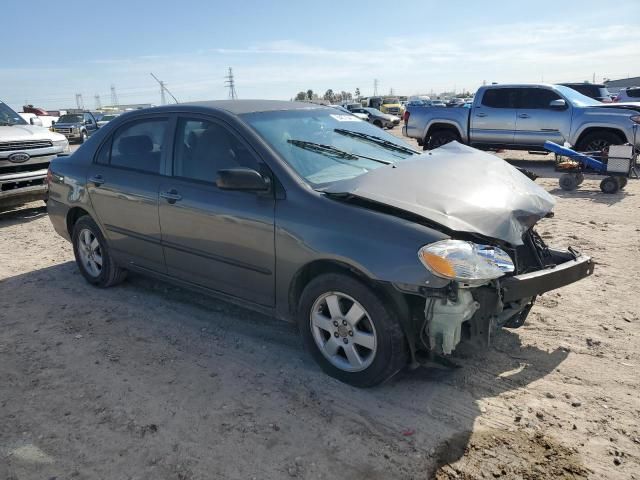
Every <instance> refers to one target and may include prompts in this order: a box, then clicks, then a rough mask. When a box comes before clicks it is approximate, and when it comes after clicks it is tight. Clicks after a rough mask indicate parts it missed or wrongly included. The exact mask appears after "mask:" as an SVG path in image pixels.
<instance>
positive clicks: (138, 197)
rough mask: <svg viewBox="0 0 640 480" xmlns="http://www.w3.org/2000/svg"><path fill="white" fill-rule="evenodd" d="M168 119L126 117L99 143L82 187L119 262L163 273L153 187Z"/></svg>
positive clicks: (163, 158)
mask: <svg viewBox="0 0 640 480" xmlns="http://www.w3.org/2000/svg"><path fill="white" fill-rule="evenodd" d="M168 131H169V118H168V117H162V116H158V117H156V116H145V117H143V118H139V119H136V120H131V121H129V122H127V123H125V124H124V125H122V126H121V127H120V128H118V129H117V130H116V131H115V132H114V133H113V134H112V135H110V136H109V137H107V139H106V141H104V142H103V144H102V145H101V146H100V149H99V150H98V154H97V155H96V158H95V161H94V162H93V164H92V165H91V166H90V168H89V170H88V175H87V190H88V192H89V197H90V199H91V204H92V205H93V209H94V211H95V213H96V215H97V217H98V218H97V219H98V221H99V222H100V224H101V225H102V227H103V231H104V232H105V235H106V236H107V238H108V240H109V244H110V246H111V249H112V250H113V252H114V255H115V256H116V257H117V258H118V260H119V261H121V262H122V263H124V264H129V263H131V264H134V265H137V266H139V267H142V268H146V269H150V270H154V271H158V272H162V273H164V271H165V262H164V254H163V251H162V245H161V244H160V240H161V237H160V220H159V217H158V189H159V186H160V182H161V176H160V173H161V172H162V171H163V170H164V164H165V162H166V152H167V142H168V139H169V135H168V134H167V133H168Z"/></svg>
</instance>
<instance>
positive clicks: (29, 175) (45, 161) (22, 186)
mask: <svg viewBox="0 0 640 480" xmlns="http://www.w3.org/2000/svg"><path fill="white" fill-rule="evenodd" d="M68 151H69V142H68V140H67V139H66V138H65V137H64V136H63V135H60V134H58V133H53V132H51V131H49V130H47V129H46V128H43V127H38V126H35V125H29V124H28V123H27V122H26V121H25V120H24V119H23V118H22V117H21V116H20V115H18V114H17V113H16V112H14V111H13V110H12V109H11V108H10V107H9V106H8V105H7V104H5V103H2V102H0V210H4V209H6V208H9V207H14V206H16V205H20V204H23V203H26V202H30V201H33V200H43V199H44V198H45V197H46V194H47V185H46V182H45V179H46V176H47V168H49V162H51V160H52V159H53V158H55V157H57V156H58V154H59V153H64V152H68Z"/></svg>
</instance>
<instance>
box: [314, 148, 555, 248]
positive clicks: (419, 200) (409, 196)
mask: <svg viewBox="0 0 640 480" xmlns="http://www.w3.org/2000/svg"><path fill="white" fill-rule="evenodd" d="M323 191H325V192H327V193H334V194H339V193H348V194H351V195H354V196H357V197H361V198H366V199H368V200H372V201H375V202H379V203H383V204H386V205H390V206H392V207H395V208H399V209H402V210H405V211H408V212H411V213H414V214H416V215H420V216H421V217H424V218H426V219H428V220H431V221H433V222H436V223H438V224H440V225H442V226H443V227H445V228H448V229H450V230H454V231H458V232H472V233H477V234H480V235H484V236H487V237H491V238H496V239H500V240H504V241H505V242H509V243H510V244H512V245H522V243H523V242H522V236H523V234H524V233H525V232H526V231H527V230H528V229H529V228H530V227H531V226H533V225H534V224H535V223H536V222H537V221H538V220H540V219H541V218H543V217H544V216H545V215H546V214H547V213H549V212H550V211H551V210H552V208H553V206H554V204H555V200H554V199H553V197H552V196H551V195H550V194H549V193H547V192H546V191H545V190H544V189H542V188H540V187H539V186H538V185H536V184H535V183H534V182H532V181H531V180H529V179H528V178H527V177H526V176H524V175H523V174H522V173H520V172H519V171H518V170H517V169H515V168H514V167H512V166H511V165H509V164H508V163H507V162H505V161H504V160H502V159H501V158H499V157H496V156H494V155H491V154H489V153H485V152H482V151H480V150H476V149H475V148H471V147H468V146H466V145H461V144H460V143H457V142H453V143H449V144H447V145H445V146H443V147H440V148H438V149H435V150H432V151H431V152H428V153H427V152H425V153H424V154H422V155H420V156H419V157H417V158H415V159H412V160H405V161H401V162H398V163H396V164H395V165H393V166H392V165H388V166H384V167H380V168H377V169H375V170H371V171H370V172H368V173H366V174H364V175H361V176H359V177H356V178H352V179H349V180H341V181H338V182H335V183H332V184H331V185H330V186H329V187H327V188H325V189H323Z"/></svg>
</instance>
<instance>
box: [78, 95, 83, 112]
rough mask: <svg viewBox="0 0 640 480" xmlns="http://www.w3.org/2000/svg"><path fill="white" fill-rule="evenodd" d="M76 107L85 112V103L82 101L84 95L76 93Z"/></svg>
mask: <svg viewBox="0 0 640 480" xmlns="http://www.w3.org/2000/svg"><path fill="white" fill-rule="evenodd" d="M76 106H77V107H78V110H84V101H83V100H82V94H81V93H76Z"/></svg>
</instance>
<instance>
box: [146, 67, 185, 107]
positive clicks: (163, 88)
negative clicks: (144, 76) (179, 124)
mask: <svg viewBox="0 0 640 480" xmlns="http://www.w3.org/2000/svg"><path fill="white" fill-rule="evenodd" d="M149 75H151V76H152V77H153V79H154V80H155V81H156V82H158V84H159V85H160V103H161V104H162V105H166V104H167V99H166V97H165V96H164V93H165V92H167V93H168V94H169V95H171V98H173V100H174V101H175V102H176V103H178V99H177V98H176V97H174V96H173V93H171V92H170V91H169V89H168V88H167V86H166V85H165V83H164V82H163V81H162V80H160V79H158V77H156V76H155V75H154V74H153V73H150V74H149Z"/></svg>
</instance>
